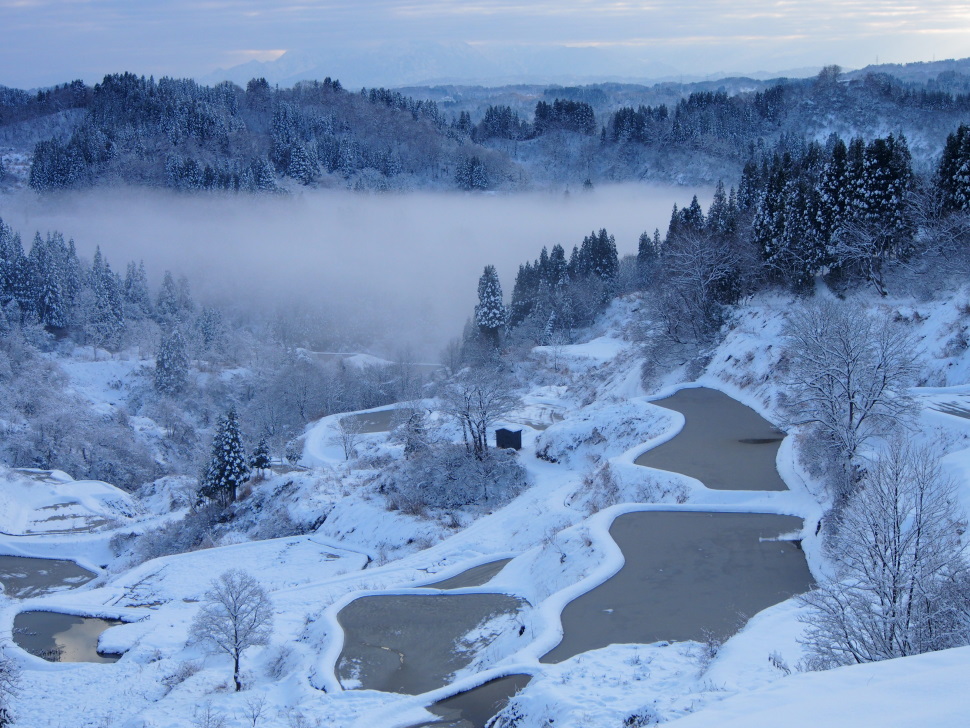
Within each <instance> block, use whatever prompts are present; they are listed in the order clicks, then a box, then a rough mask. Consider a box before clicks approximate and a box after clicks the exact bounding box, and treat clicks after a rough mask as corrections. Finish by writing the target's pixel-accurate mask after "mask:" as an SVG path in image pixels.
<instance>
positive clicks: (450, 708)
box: [411, 675, 532, 728]
mask: <svg viewBox="0 0 970 728" xmlns="http://www.w3.org/2000/svg"><path fill="white" fill-rule="evenodd" d="M531 679H532V678H531V677H530V676H529V675H506V676H505V677H500V678H498V679H496V680H490V681H489V682H487V683H485V684H484V685H479V686H478V687H477V688H472V689H471V690H466V691H465V692H463V693H458V695H453V696H452V697H450V698H445V699H444V700H439V701H438V702H437V703H435V704H434V705H433V706H431V707H430V708H428V710H430V711H431V712H432V713H434V714H435V715H438V716H441V719H440V720H434V721H429V722H427V723H419V724H418V725H416V726H411V728H480V726H484V725H485V724H486V723H487V722H488V721H489V719H491V718H492V716H494V715H496V714H497V713H499V712H501V710H502V709H503V708H504V707H505V706H506V705H507V704H508V702H509V700H510V699H511V698H512V696H513V695H515V694H516V693H517V692H519V691H520V690H521V689H522V688H524V687H525V686H526V685H528V684H529V680H531Z"/></svg>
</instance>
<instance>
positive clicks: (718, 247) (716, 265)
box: [652, 231, 750, 344]
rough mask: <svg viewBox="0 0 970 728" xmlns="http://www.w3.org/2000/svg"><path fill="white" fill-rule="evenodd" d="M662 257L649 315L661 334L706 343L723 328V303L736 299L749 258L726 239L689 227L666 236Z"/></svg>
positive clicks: (673, 339)
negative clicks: (660, 273) (746, 258)
mask: <svg viewBox="0 0 970 728" xmlns="http://www.w3.org/2000/svg"><path fill="white" fill-rule="evenodd" d="M660 260H661V262H660V265H661V266H662V284H661V285H660V286H659V289H660V290H659V295H658V296H656V297H655V298H654V299H653V300H654V302H655V305H654V306H653V307H652V313H653V316H654V319H655V320H656V321H657V322H658V324H659V325H660V326H661V329H662V332H661V333H662V335H663V336H664V338H666V339H667V340H669V341H672V342H674V343H677V344H685V343H690V344H697V343H703V342H706V341H708V340H709V339H710V338H711V336H712V335H713V334H714V333H716V331H717V329H718V328H719V327H720V326H721V323H722V316H723V308H724V304H727V303H732V302H733V301H734V300H736V296H737V291H738V289H739V278H740V277H741V275H742V273H741V271H742V270H743V269H744V267H745V263H746V262H747V261H745V259H744V256H743V255H742V252H741V250H740V249H739V248H738V247H737V246H735V245H733V244H732V241H731V240H729V239H727V238H722V237H718V236H712V235H708V234H706V233H702V232H699V231H687V232H683V233H680V234H678V235H675V236H673V237H672V238H671V239H670V240H668V242H667V244H666V245H665V246H664V248H663V252H662V254H661V258H660ZM749 270H750V269H749Z"/></svg>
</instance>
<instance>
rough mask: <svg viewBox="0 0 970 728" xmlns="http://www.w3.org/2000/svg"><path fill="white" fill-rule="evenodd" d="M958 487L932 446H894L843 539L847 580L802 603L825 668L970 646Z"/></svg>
mask: <svg viewBox="0 0 970 728" xmlns="http://www.w3.org/2000/svg"><path fill="white" fill-rule="evenodd" d="M960 528H961V523H960V521H959V518H958V514H957V511H956V506H955V497H954V491H953V484H952V483H951V482H950V481H949V480H948V479H946V478H945V477H944V476H943V474H942V473H941V471H940V466H939V461H938V459H937V458H936V457H935V456H934V454H933V453H932V452H930V451H928V450H927V449H925V448H918V447H914V446H910V445H907V444H903V443H902V442H900V441H894V442H893V443H892V444H891V445H890V447H889V450H888V452H887V453H886V454H885V455H883V457H882V458H880V459H879V461H877V462H876V463H875V464H874V465H873V466H871V468H870V469H869V471H868V472H867V473H866V476H865V478H864V479H863V481H862V483H861V486H860V488H859V490H858V491H857V493H856V494H855V495H853V496H852V498H851V499H850V500H849V503H848V505H847V506H846V508H845V510H844V512H843V514H842V524H841V528H840V529H839V532H838V534H837V535H836V536H835V537H834V538H835V543H834V544H833V546H834V549H833V553H835V554H837V559H838V561H837V567H838V575H837V577H836V578H835V579H833V580H829V581H824V582H822V583H821V584H820V585H819V587H818V588H817V589H816V590H815V591H812V592H810V593H809V594H807V595H805V596H803V597H802V601H803V603H804V604H806V605H807V606H808V607H810V611H809V614H808V616H807V617H806V618H805V621H806V622H807V623H808V624H809V629H808V632H807V637H806V644H807V645H808V647H809V649H810V652H811V655H812V658H811V660H810V664H812V665H813V666H815V667H819V668H827V667H834V666H838V665H847V664H854V663H862V662H872V661H875V660H885V659H889V658H893V657H903V656H906V655H915V654H920V653H923V652H929V651H932V650H939V649H945V648H948V647H955V646H957V645H963V644H967V643H968V642H970V593H968V591H967V565H966V563H965V561H964V560H963V556H962V547H961V544H960V537H959V532H960Z"/></svg>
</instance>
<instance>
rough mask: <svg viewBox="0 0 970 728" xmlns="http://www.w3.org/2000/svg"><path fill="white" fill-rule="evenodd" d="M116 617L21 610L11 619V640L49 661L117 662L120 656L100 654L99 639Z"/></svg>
mask: <svg viewBox="0 0 970 728" xmlns="http://www.w3.org/2000/svg"><path fill="white" fill-rule="evenodd" d="M119 624H123V622H121V621H119V620H117V619H99V618H97V617H75V616H74V615H72V614H62V613H61V612H21V613H20V614H18V615H17V616H16V617H14V620H13V641H14V642H16V643H17V646H18V647H21V648H22V649H24V650H25V651H27V652H29V653H30V654H32V655H37V656H38V657H43V658H44V659H45V660H47V661H49V662H117V661H118V660H119V659H120V658H121V655H102V654H100V653H99V652H98V638H99V637H101V633H102V632H104V631H105V630H106V629H108V628H109V627H114V626H116V625H119Z"/></svg>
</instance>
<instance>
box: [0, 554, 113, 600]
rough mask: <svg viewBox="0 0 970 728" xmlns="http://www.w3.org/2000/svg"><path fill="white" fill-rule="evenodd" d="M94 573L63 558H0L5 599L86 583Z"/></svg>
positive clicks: (47, 592)
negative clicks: (6, 597)
mask: <svg viewBox="0 0 970 728" xmlns="http://www.w3.org/2000/svg"><path fill="white" fill-rule="evenodd" d="M96 576H97V574H95V573H93V572H91V571H88V570H87V569H84V568H81V567H80V566H78V565H77V564H76V563H74V562H73V561H67V560H64V559H35V558H29V557H27V556H0V584H3V591H4V593H5V594H6V595H7V596H9V597H16V598H17V599H26V598H28V597H37V596H41V595H42V594H49V593H50V592H52V591H57V590H59V589H73V588H75V587H79V586H81V585H82V584H86V583H87V582H89V581H91V580H92V579H94V578H95V577H96Z"/></svg>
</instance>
